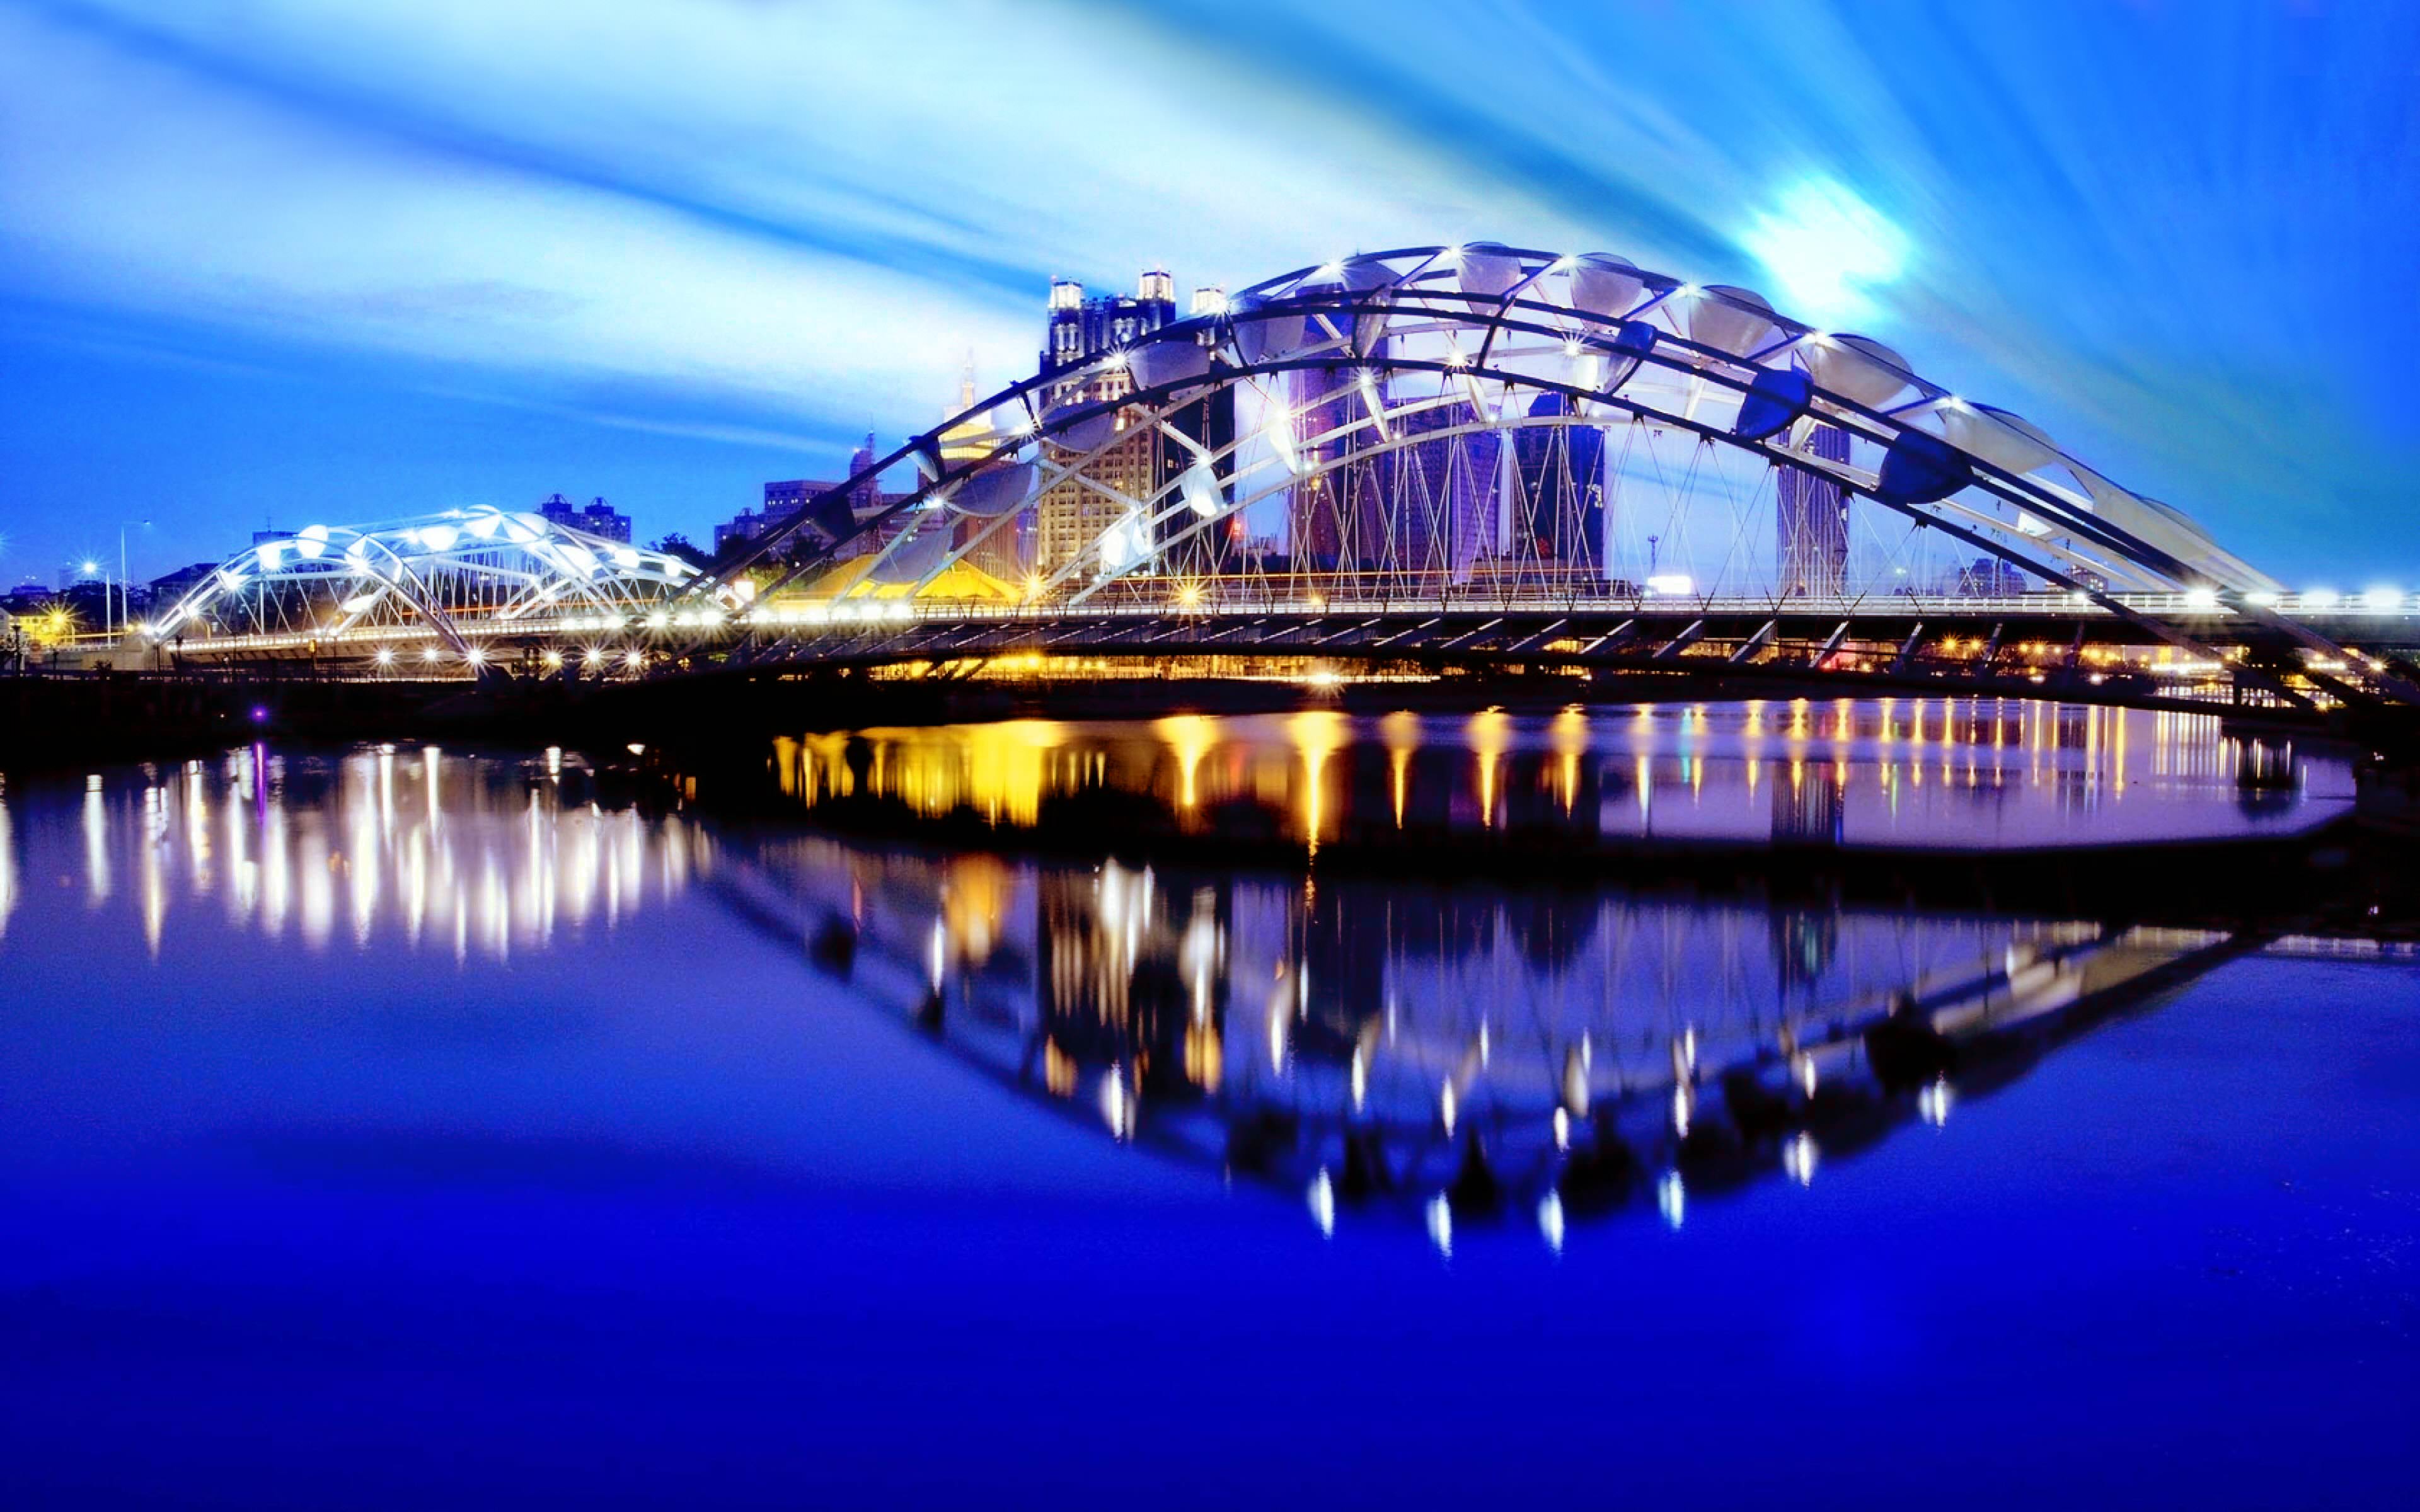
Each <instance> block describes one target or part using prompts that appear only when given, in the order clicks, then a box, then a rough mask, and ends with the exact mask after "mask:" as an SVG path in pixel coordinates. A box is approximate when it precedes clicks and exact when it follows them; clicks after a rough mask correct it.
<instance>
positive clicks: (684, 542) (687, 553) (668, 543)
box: [647, 531, 714, 571]
mask: <svg viewBox="0 0 2420 1512" xmlns="http://www.w3.org/2000/svg"><path fill="white" fill-rule="evenodd" d="M647 549H648V550H650V551H661V552H662V553H664V554H665V555H666V556H673V557H678V558H680V559H681V560H682V561H683V562H686V563H689V564H690V566H692V567H696V568H698V569H699V570H701V571H703V570H704V569H706V568H707V567H710V566H712V565H713V564H714V558H713V557H712V556H711V555H709V554H707V553H706V552H704V551H701V550H699V549H698V548H696V547H695V546H693V545H691V544H690V538H689V537H688V536H686V535H683V534H682V533H681V532H678V531H675V532H672V533H671V534H670V535H667V536H665V537H664V538H663V539H662V540H660V541H658V542H655V543H654V544H653V545H651V546H649V547H648V548H647Z"/></svg>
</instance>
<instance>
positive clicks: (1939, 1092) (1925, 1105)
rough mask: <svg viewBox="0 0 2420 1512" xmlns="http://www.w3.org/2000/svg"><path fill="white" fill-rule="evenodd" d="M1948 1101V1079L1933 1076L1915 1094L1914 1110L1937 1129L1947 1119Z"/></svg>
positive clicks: (1949, 1097) (1949, 1099)
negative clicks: (1922, 1088) (1930, 1081)
mask: <svg viewBox="0 0 2420 1512" xmlns="http://www.w3.org/2000/svg"><path fill="white" fill-rule="evenodd" d="M1950 1101H1951V1093H1950V1090H1949V1083H1948V1081H1947V1079H1944V1078H1935V1079H1934V1080H1933V1082H1932V1083H1931V1085H1930V1086H1928V1087H1926V1088H1924V1090H1922V1091H1920V1092H1918V1093H1916V1112H1917V1113H1919V1114H1921V1115H1923V1118H1924V1121H1925V1122H1927V1123H1929V1124H1931V1125H1932V1126H1933V1127H1934V1128H1936V1129H1938V1128H1940V1127H1941V1126H1942V1125H1943V1124H1946V1123H1947V1122H1948V1121H1949V1103H1950Z"/></svg>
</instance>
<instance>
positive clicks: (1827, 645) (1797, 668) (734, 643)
mask: <svg viewBox="0 0 2420 1512" xmlns="http://www.w3.org/2000/svg"><path fill="white" fill-rule="evenodd" d="M2160 596H2161V597H2163V598H2167V597H2178V598H2181V596H2182V595H2160ZM2125 608H2126V609H2128V610H2130V611H2132V612H2113V611H2112V610H2110V609H2104V608H2102V607H2100V606H2099V605H2096V604H2091V603H2088V602H2087V603H2084V604H2078V603H2075V602H2073V601H2072V600H2071V599H2070V598H2069V597H2067V596H2066V595H2049V594H2036V595H2026V596H2024V597H2017V598H2008V599H1955V598H1947V599H1932V600H1916V599H1893V600H1884V601H1879V602H1877V601H1872V600H1867V601H1862V602H1842V603H1809V602H1804V601H1793V602H1790V603H1786V604H1784V605H1780V606H1776V604H1775V603H1773V602H1772V601H1771V600H1744V601H1737V602H1729V601H1720V600H1696V599H1692V600H1673V601H1657V600H1646V601H1638V602H1632V603H1622V602H1614V603H1599V604H1564V605H1553V604H1540V605H1522V606H1518V607H1508V606H1504V605H1486V604H1456V605H1450V606H1442V607H1440V606H1422V605H1404V604H1401V603H1395V604H1382V603H1360V604H1325V605H1280V606H1271V607H1267V608H1257V609H1256V608H1238V607H1222V608H1219V609H1183V608H1171V607H1170V606H1166V605H1158V604H1148V605H1145V604H1138V605H1128V606H1114V605H1112V606H1102V607H1098V608H1091V607H1088V608H1086V609H1045V610H1032V609H1017V610H982V609H954V610H951V611H943V610H941V609H939V607H935V608H922V607H920V608H918V609H913V610H909V609H906V607H905V606H901V607H898V608H895V609H894V608H893V607H892V606H891V605H886V604H881V603H869V604H866V605H863V606H861V608H859V609H857V610H856V611H855V612H851V611H850V609H849V608H848V607H847V606H842V607H841V609H839V611H838V612H835V611H834V610H833V609H831V608H830V607H829V606H811V607H808V608H806V609H801V610H795V611H792V612H791V613H790V614H787V615H781V616H776V615H760V616H759V617H758V618H757V619H756V620H755V621H754V622H753V623H752V624H748V625H744V626H740V627H737V634H736V635H735V634H730V633H728V632H723V633H709V634H707V635H704V636H698V637H697V638H696V639H694V640H692V641H691V643H690V647H689V648H688V655H687V660H688V663H689V665H690V667H691V668H692V669H695V670H700V671H703V670H706V668H707V667H708V666H709V664H710V658H714V659H713V661H712V663H711V664H714V665H720V666H721V668H723V669H725V670H727V671H744V672H746V673H748V674H750V675H755V676H763V675H767V674H774V675H792V674H798V673H813V672H815V671H838V670H841V669H852V668H854V669H862V668H880V667H919V666H921V667H923V668H926V669H930V670H936V671H948V672H950V673H952V674H955V675H968V674H975V673H981V672H984V671H999V670H1007V671H1015V670H1016V669H1017V668H1018V667H1019V666H1023V667H1025V668H1027V669H1029V670H1032V671H1045V670H1047V669H1048V668H1049V667H1051V666H1054V665H1055V666H1057V667H1059V668H1062V669H1075V668H1078V667H1080V666H1082V665H1085V664H1096V665H1095V666H1094V671H1096V673H1097V674H1100V675H1116V673H1117V671H1118V668H1119V664H1132V663H1136V662H1149V663H1154V664H1156V665H1158V666H1162V667H1171V668H1186V669H1187V675H1192V676H1202V677H1211V678H1217V677H1221V676H1225V677H1247V678H1250V677H1260V678H1267V677H1280V678H1282V677H1289V676H1291V677H1295V678H1306V677H1307V678H1310V679H1311V680H1314V681H1316V680H1322V679H1342V678H1343V677H1345V676H1348V675H1356V674H1358V675H1387V674H1388V673H1394V674H1399V675H1405V676H1437V675H1450V674H1455V673H1484V672H1489V671H1497V672H1500V671H1505V670H1508V669H1517V670H1519V671H1526V672H1529V673H1532V674H1548V675H1553V674H1563V675H1570V676H1586V677H1589V678H1590V679H1594V678H1598V677H1603V676H1608V675H1609V676H1612V677H1615V678H1618V679H1620V680H1621V681H1623V682H1624V683H1625V684H1632V683H1637V682H1638V681H1640V680H1642V679H1652V678H1655V677H1659V676H1664V677H1686V678H1687V679H1689V680H1690V681H1691V682H1692V683H1693V684H1695V685H1698V686H1699V687H1706V686H1712V685H1721V684H1728V683H1734V682H1735V683H1737V684H1739V685H1740V686H1741V687H1745V688H1749V689H1758V688H1767V687H1771V685H1773V684H1774V683H1775V682H1776V681H1781V682H1787V683H1791V684H1796V685H1825V686H1829V687H1835V688H1836V689H1837V690H1838V691H1839V692H1847V691H1850V690H1852V689H1853V688H1874V689H1885V688H1888V689H1897V688H1900V687H1912V688H1916V689H1918V690H1921V691H1925V692H1930V693H1940V692H1943V691H1947V689H1945V688H1944V687H1943V686H1942V685H1943V684H1944V683H1945V682H1946V683H1949V684H1952V685H1954V686H1955V687H1956V688H1957V689H1958V690H1960V691H1973V692H1976V693H1978V694H1993V693H1996V694H2011V695H2020V696H2024V695H2030V696H2035V697H2042V696H2058V697H2064V698H2073V699H2081V700H2086V701H2090V702H2111V703H2123V704H2131V705H2134V706H2142V707H2158V708H2178V707H2190V708H2194V709H2196V710H2200V711H2202V712H2210V711H2211V707H2212V705H2213V703H2215V704H2218V705H2221V706H2226V707H2233V708H2244V709H2255V708H2257V709H2273V710H2276V711H2278V712H2281V713H2286V712H2302V713H2309V712H2313V704H2314V702H2315V700H2314V697H2313V694H2314V693H2315V692H2316V693H2317V694H2318V698H2317V699H2316V702H2320V703H2325V702H2347V701H2349V700H2350V697H2351V696H2354V695H2356V694H2357V693H2358V692H2359V691H2362V690H2363V689H2365V688H2366V687H2367V686H2368V685H2369V684H2370V683H2371V682H2373V681H2374V680H2375V679H2376V678H2377V677H2378V675H2379V674H2381V673H2385V674H2386V675H2388V676H2392V675H2393V674H2394V671H2393V670H2395V669H2397V667H2398V665H2399V664H2401V663H2402V662H2403V653H2402V652H2401V650H2400V649H2399V648H2396V647H2386V648H2385V649H2384V650H2383V654H2382V655H2381V656H2380V657H2379V659H2378V660H2377V661H2376V662H2375V663H2373V664H2371V665H2367V666H2365V665H2363V664H2362V663H2360V662H2355V661H2350V660H2349V659H2347V658H2340V657H2328V656H2316V655H2313V654H2311V653H2310V651H2309V650H2308V648H2307V646H2306V645H2305V644H2304V642H2303V640H2301V639H2300V638H2299V637H2298V636H2297V634H2296V633H2295V632H2296V629H2297V628H2298V627H2297V626H2296V625H2294V624H2292V623H2291V622H2281V621H2277V620H2274V619H2267V620H2266V622H2265V623H2264V622H2263V621H2262V620H2256V619H2253V618H2249V617H2246V616H2243V615H2238V614H2229V613H2227V612H2226V611H2223V610H2210V609H2194V610H2190V611H2187V610H2185V607H2184V606H2183V605H2181V604H2168V603H2165V602H2163V603H2160V604H2156V605H2149V604H2147V605H2144V606H2141V607H2140V609H2136V607H2135V606H2133V605H2131V604H2130V605H2126V606H2125ZM2172 622H2173V623H2181V624H2182V625H2185V626H2186V629H2184V630H2179V629H2176V628H2173V627H2172ZM2404 623H2405V622H2404V617H2403V616H2401V615H2399V614H2398V615H2396V616H2393V617H2392V619H2391V620H2379V621H2376V622H2374V623H2372V624H2371V625H2368V626H2366V628H2368V629H2370V630H2386V629H2389V627H2390V625H2391V627H2392V628H2391V631H2390V633H2392V634H2394V639H2395V640H2409V639H2411V637H2410V636H2409V633H2408V632H2407V631H2405V630H2404V628H2403V627H2404ZM2366 639H2367V640H2370V641H2371V642H2372V643H2373V644H2381V645H2383V642H2381V640H2380V638H2379V637H2378V636H2376V635H2370V636H2368V637H2366ZM2331 649H2333V648H2331Z"/></svg>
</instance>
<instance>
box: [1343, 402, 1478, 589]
mask: <svg viewBox="0 0 2420 1512" xmlns="http://www.w3.org/2000/svg"><path fill="white" fill-rule="evenodd" d="M1472 419H1473V415H1472V410H1471V408H1470V405H1469V403H1468V402H1467V401H1466V400H1461V399H1456V400H1453V401H1451V402H1449V403H1444V404H1439V405H1435V406H1432V407H1430V408H1428V409H1413V410H1410V411H1409V412H1407V413H1404V414H1401V415H1399V416H1397V418H1396V419H1395V421H1394V422H1393V424H1394V425H1395V426H1396V428H1397V430H1398V432H1399V434H1401V435H1402V436H1403V437H1404V440H1405V444H1404V446H1403V447H1401V448H1400V449H1398V450H1397V451H1395V452H1393V453H1391V454H1389V455H1388V456H1386V457H1384V458H1382V459H1381V462H1382V465H1381V466H1380V468H1379V469H1378V470H1377V476H1378V480H1379V488H1380V491H1381V492H1382V494H1383V497H1384V500H1385V507H1384V509H1383V511H1381V512H1380V514H1379V517H1377V518H1375V519H1373V521H1372V522H1371V525H1370V529H1371V531H1372V533H1373V534H1376V535H1377V536H1378V538H1379V539H1380V540H1381V541H1383V542H1384V543H1385V545H1384V550H1385V552H1386V555H1385V556H1384V557H1382V558H1381V559H1380V561H1379V563H1377V564H1378V565H1379V566H1380V567H1381V568H1382V569H1383V570H1384V571H1386V572H1387V573H1388V575H1389V577H1388V583H1387V587H1388V589H1389V590H1392V591H1397V592H1404V593H1409V594H1413V595H1415V596H1418V595H1419V594H1423V593H1430V592H1435V591H1436V590H1437V589H1439V588H1441V587H1443V586H1444V585H1445V584H1447V583H1462V582H1467V581H1468V580H1469V579H1470V573H1471V568H1472V567H1473V566H1474V565H1475V564H1476V563H1478V562H1479V560H1480V559H1481V557H1482V556H1484V555H1486V554H1488V553H1489V552H1490V551H1492V550H1493V549H1494V547H1495V537H1496V518H1497V509H1498V507H1499V504H1498V501H1497V471H1498V462H1497V458H1498V455H1499V454H1500V445H1501V443H1500V441H1499V440H1498V438H1497V436H1496V435H1494V434H1493V433H1481V434H1478V435H1469V436H1441V435H1435V436H1433V435H1431V433H1433V432H1438V431H1448V430H1452V429H1455V428H1457V427H1459V426H1463V425H1467V424H1470V423H1471V421H1472ZM1424 436H1426V437H1429V438H1430V439H1428V440H1419V439H1418V438H1420V437H1424Z"/></svg>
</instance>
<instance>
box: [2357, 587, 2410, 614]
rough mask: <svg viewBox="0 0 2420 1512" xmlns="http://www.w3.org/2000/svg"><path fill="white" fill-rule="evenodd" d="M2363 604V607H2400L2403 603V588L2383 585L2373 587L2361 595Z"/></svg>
mask: <svg viewBox="0 0 2420 1512" xmlns="http://www.w3.org/2000/svg"><path fill="white" fill-rule="evenodd" d="M2361 604H2362V608H2364V609H2399V608H2401V607H2402V604H2403V590H2401V589H2400V588H2387V587H2383V586H2381V587H2377V588H2372V589H2370V590H2369V591H2368V592H2366V593H2365V594H2362V595H2361Z"/></svg>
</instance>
